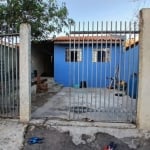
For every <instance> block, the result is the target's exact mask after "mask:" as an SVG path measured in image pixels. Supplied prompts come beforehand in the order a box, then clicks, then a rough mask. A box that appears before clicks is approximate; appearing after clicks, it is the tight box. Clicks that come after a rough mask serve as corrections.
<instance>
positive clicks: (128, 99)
mask: <svg viewBox="0 0 150 150" xmlns="http://www.w3.org/2000/svg"><path fill="white" fill-rule="evenodd" d="M129 31H130V32H131V22H129ZM130 42H131V33H129V51H130V50H131V45H130ZM130 58H131V57H130V53H129V55H128V75H127V76H128V84H129V83H130V63H129V61H130ZM129 90H131V89H129V88H128V95H129ZM127 101H128V108H129V109H128V111H129V121H132V120H131V118H132V114H131V109H132V108H131V103H130V98H129V97H127Z"/></svg>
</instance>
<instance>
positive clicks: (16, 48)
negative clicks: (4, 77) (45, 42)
mask: <svg viewBox="0 0 150 150" xmlns="http://www.w3.org/2000/svg"><path fill="white" fill-rule="evenodd" d="M14 27H15V26H14ZM15 28H16V27H15ZM17 38H18V37H17V36H15V44H16V45H15V52H16V58H15V59H16V112H17V115H19V81H18V80H19V77H18V73H19V71H18V68H19V60H18V58H19V56H18V54H19V51H18V45H17Z"/></svg>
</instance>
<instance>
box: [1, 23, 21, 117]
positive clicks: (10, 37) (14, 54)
mask: <svg viewBox="0 0 150 150" xmlns="http://www.w3.org/2000/svg"><path fill="white" fill-rule="evenodd" d="M18 39H19V33H18V31H17V27H16V26H15V25H11V26H7V25H5V24H2V25H1V26H0V117H13V118H14V117H15V118H16V117H18V115H19V63H18V62H19V55H18V54H19V51H18V50H19V45H18Z"/></svg>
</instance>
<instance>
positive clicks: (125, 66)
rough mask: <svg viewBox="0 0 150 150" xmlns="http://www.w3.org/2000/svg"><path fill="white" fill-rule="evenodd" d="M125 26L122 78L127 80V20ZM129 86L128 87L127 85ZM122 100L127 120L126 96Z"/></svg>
mask: <svg viewBox="0 0 150 150" xmlns="http://www.w3.org/2000/svg"><path fill="white" fill-rule="evenodd" d="M124 26H125V27H124V28H125V29H124V31H125V44H124V48H125V50H124V74H123V78H124V80H125V81H126V82H127V80H126V78H127V76H126V70H127V62H126V61H127V54H126V42H127V34H126V30H127V22H126V21H125V25H124ZM127 86H129V85H128V82H127ZM128 88H129V87H128ZM128 88H127V89H128ZM127 89H126V94H128V92H127ZM124 101H125V111H126V118H127V120H128V102H127V96H126V97H125V99H124Z"/></svg>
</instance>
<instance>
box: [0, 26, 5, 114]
mask: <svg viewBox="0 0 150 150" xmlns="http://www.w3.org/2000/svg"><path fill="white" fill-rule="evenodd" d="M1 30H2V27H1ZM0 42H1V46H0V62H1V64H0V65H1V66H0V68H1V70H0V75H1V78H0V81H1V83H0V98H1V99H0V108H1V112H0V113H1V114H2V115H3V114H4V95H3V88H4V87H3V72H4V59H3V58H4V57H3V49H4V46H3V38H2V37H1V41H0Z"/></svg>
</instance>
